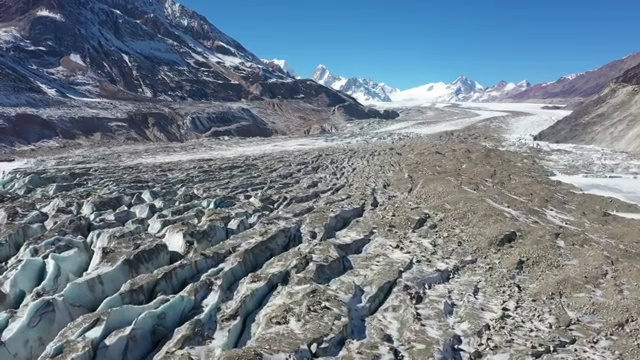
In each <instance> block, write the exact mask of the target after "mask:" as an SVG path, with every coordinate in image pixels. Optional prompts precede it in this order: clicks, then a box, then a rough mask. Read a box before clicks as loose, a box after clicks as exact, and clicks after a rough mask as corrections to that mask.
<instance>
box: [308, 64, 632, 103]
mask: <svg viewBox="0 0 640 360" xmlns="http://www.w3.org/2000/svg"><path fill="white" fill-rule="evenodd" d="M638 64H640V53H634V54H631V55H629V56H626V57H624V58H622V59H619V60H615V61H612V62H610V63H608V64H606V65H604V66H602V67H601V68H598V69H596V70H592V71H587V72H583V73H574V74H569V75H565V76H562V77H560V78H558V79H557V80H555V81H551V82H545V83H540V84H535V85H531V84H530V83H529V82H528V81H526V80H524V81H520V82H518V83H514V82H507V81H500V82H498V83H497V84H496V85H494V86H491V87H484V86H482V85H481V84H480V83H478V82H477V81H474V80H471V79H469V78H467V77H466V76H464V75H462V76H460V77H458V78H457V79H456V80H454V81H453V82H451V83H445V82H435V83H428V84H425V85H422V86H418V87H416V88H412V89H408V90H400V89H397V88H394V87H391V86H389V85H386V84H385V83H379V82H376V81H374V80H371V79H367V78H356V77H351V78H348V77H343V76H338V75H335V74H333V73H331V72H330V71H329V70H328V69H327V67H326V66H324V65H320V66H318V68H317V69H316V71H315V72H314V74H313V76H312V77H311V79H312V80H314V81H316V82H318V83H319V84H322V85H325V86H327V87H330V88H332V89H335V90H339V91H341V92H344V93H346V94H348V95H351V96H353V97H354V98H356V99H357V100H358V101H360V102H362V103H376V102H398V103H402V104H404V105H424V104H428V103H442V102H500V101H540V102H565V103H572V102H576V101H581V100H584V99H586V98H589V97H591V96H594V95H596V94H598V93H599V92H601V91H602V90H603V89H604V88H605V87H606V86H607V84H608V83H609V82H610V81H612V80H613V79H615V78H616V77H618V76H620V75H622V74H623V73H624V72H625V71H627V70H629V69H630V68H632V67H634V66H635V65H638Z"/></svg>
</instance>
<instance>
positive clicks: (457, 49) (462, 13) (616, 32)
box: [178, 0, 640, 89]
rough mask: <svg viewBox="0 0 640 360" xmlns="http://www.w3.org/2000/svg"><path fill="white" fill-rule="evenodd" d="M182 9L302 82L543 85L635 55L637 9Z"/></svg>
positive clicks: (411, 5)
mask: <svg viewBox="0 0 640 360" xmlns="http://www.w3.org/2000/svg"><path fill="white" fill-rule="evenodd" d="M178 1H180V0H178ZM181 2H182V3H183V4H185V5H187V6H189V7H190V8H192V9H194V10H196V11H198V12H200V13H201V14H203V15H205V16H207V18H209V20H210V21H211V22H212V23H213V24H214V25H216V26H217V27H218V28H220V29H221V30H222V31H224V32H226V33H227V34H229V35H230V36H232V37H234V38H235V39H236V40H238V41H240V42H241V43H242V44H244V45H245V46H246V47H247V48H248V49H249V50H251V51H253V52H254V53H255V54H256V55H258V56H260V57H263V58H284V59H286V60H288V61H289V62H290V63H291V65H292V66H293V67H294V69H295V70H296V71H297V72H298V74H300V75H301V76H305V77H308V76H310V75H311V74H312V73H313V70H314V69H315V67H316V66H317V65H318V64H320V63H322V64H324V65H326V66H327V67H328V68H329V69H330V70H331V71H332V72H334V73H336V74H339V75H343V76H358V77H370V78H373V79H375V80H377V81H380V82H387V83H388V84H390V85H392V86H395V87H399V88H403V89H406V88H410V87H415V86H419V85H422V84H425V83H428V82H434V81H453V80H454V79H455V78H456V77H457V76H458V75H460V74H465V75H467V76H468V77H469V78H471V79H474V80H477V81H479V82H480V83H482V84H483V85H485V86H490V85H493V84H494V83H496V82H498V81H499V80H502V79H504V80H507V81H520V80H523V79H528V80H529V81H531V82H532V83H536V82H542V81H549V80H555V79H556V78H558V77H560V76H562V75H566V74H569V73H574V72H581V71H586V70H590V69H594V68H597V67H599V66H601V65H604V64H605V63H607V62H609V61H611V60H614V59H617V58H621V57H623V56H625V55H628V54H630V53H632V52H634V51H639V50H640V41H639V35H640V27H639V24H640V22H639V20H638V15H639V14H640V1H638V0H582V1H579V0H553V1H552V0H522V1H517V0H516V1H514V0H494V1H491V0H489V1H477V0H446V1H445V0H442V1H436V0H392V1H388V0H387V1H381V0H324V1H308V0H275V1H263V0H262V1H258V0H244V1H204V0H182V1H181Z"/></svg>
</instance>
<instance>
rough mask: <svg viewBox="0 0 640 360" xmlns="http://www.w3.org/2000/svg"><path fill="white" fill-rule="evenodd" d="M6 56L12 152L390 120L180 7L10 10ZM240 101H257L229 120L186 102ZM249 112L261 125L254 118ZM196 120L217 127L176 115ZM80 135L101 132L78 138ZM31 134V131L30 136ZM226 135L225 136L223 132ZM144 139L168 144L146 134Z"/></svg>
mask: <svg viewBox="0 0 640 360" xmlns="http://www.w3.org/2000/svg"><path fill="white" fill-rule="evenodd" d="M0 50H1V51H0V119H1V120H0V121H1V123H2V128H1V129H0V138H1V139H3V140H2V141H5V143H4V145H7V143H6V141H8V143H10V144H13V145H15V144H30V143H33V142H35V141H42V140H47V139H50V138H55V137H62V138H64V139H76V138H83V137H85V136H92V138H95V137H96V136H97V137H101V138H102V137H109V138H114V139H117V140H123V139H131V138H133V139H138V138H140V136H139V131H138V130H139V129H140V128H144V129H153V131H152V132H153V133H154V134H157V133H166V132H173V131H174V130H175V131H178V132H179V134H178V135H179V136H178V137H177V138H178V139H184V138H191V137H194V136H200V135H202V134H209V135H211V134H221V133H222V134H226V135H239V134H254V133H255V131H254V130H255V129H254V128H253V125H251V129H253V130H251V129H243V127H244V126H245V125H243V124H247V122H246V120H247V119H251V121H249V122H248V123H250V124H254V123H255V122H254V121H253V120H255V118H256V117H260V121H259V122H260V123H261V124H262V125H260V126H261V127H262V126H264V127H266V128H269V129H270V131H267V132H265V131H262V130H261V131H259V132H258V133H260V134H267V133H269V132H273V133H279V131H280V130H277V129H288V130H286V131H285V133H288V132H289V131H295V132H305V131H306V129H307V128H308V127H317V126H322V125H323V123H326V122H332V121H334V120H335V119H336V118H338V119H339V120H343V119H345V118H348V117H349V116H355V117H358V116H359V117H361V118H366V117H370V116H374V117H380V116H389V113H388V114H386V115H385V114H382V113H378V112H375V111H372V110H370V109H365V108H364V107H362V105H360V104H358V103H357V102H356V101H355V100H354V99H353V98H351V97H349V96H346V95H344V94H342V93H339V92H337V91H334V90H332V89H327V88H326V87H323V86H319V85H318V84H317V83H315V82H313V81H311V80H300V79H294V78H293V76H292V74H289V73H288V71H289V70H288V69H283V67H282V66H270V65H269V64H266V63H265V62H263V61H262V60H261V59H260V58H258V57H257V56H256V55H255V54H253V53H252V52H251V51H249V50H248V49H246V48H245V47H244V46H243V45H242V44H240V43H239V42H237V41H236V40H234V39H233V38H231V37H230V36H228V35H226V34H224V33H223V32H221V31H220V30H219V29H217V28H216V27H215V26H214V25H212V24H211V23H210V22H209V21H208V20H207V19H206V18H205V17H203V16H202V15H200V14H198V13H196V12H194V11H193V10H190V9H188V8H186V7H185V6H183V5H181V4H178V3H176V2H175V1H173V0H126V1H125V0H65V1H61V0H7V1H0ZM106 100H111V101H115V102H111V103H104V104H102V105H101V106H95V108H96V109H95V111H93V110H91V109H88V107H87V106H86V105H87V104H88V103H87V101H92V102H94V103H95V102H96V101H106ZM240 100H248V102H245V103H244V105H243V106H244V107H238V106H233V107H232V111H227V110H225V111H224V112H223V115H220V114H218V115H216V113H215V112H211V111H209V110H207V111H206V112H205V113H203V114H200V115H199V114H193V113H192V112H190V110H188V109H190V108H194V109H198V108H200V109H205V107H204V106H202V107H201V106H192V105H190V104H180V103H179V101H204V102H211V101H221V102H236V101H240ZM131 101H135V102H136V104H137V105H132V104H131V103H130V102H131ZM265 101H266V102H265ZM269 102H274V103H272V104H270V103H269ZM161 103H167V104H165V105H162V104H161ZM3 106H4V107H3ZM16 106H20V107H21V108H20V109H19V110H17V109H16ZM211 108H212V109H214V108H225V109H226V107H216V106H211ZM267 110H268V111H267ZM148 111H151V112H152V114H156V115H157V114H162V116H161V117H158V116H150V114H149V113H148ZM247 111H249V112H260V113H261V115H260V116H258V115H257V113H256V114H253V115H251V116H248V115H247V113H246V112H247ZM185 112H189V113H190V115H189V116H190V117H191V118H192V119H193V118H199V119H206V121H203V122H200V123H196V124H195V125H194V126H195V128H198V131H197V132H195V131H194V130H193V129H194V127H192V126H191V125H193V124H192V120H189V119H186V118H181V117H180V116H181V115H177V114H184V113H185ZM347 113H348V114H350V115H346V114H347ZM254 115H255V116H254ZM25 116H27V117H29V118H32V119H37V121H36V120H33V123H32V124H31V125H28V124H29V122H25V121H22V120H20V121H19V120H18V118H19V117H20V118H24V117H25ZM160 118H162V119H168V120H167V121H160V120H158V119H160ZM81 119H82V120H81ZM105 119H109V120H108V121H107V120H105ZM151 119H153V121H152V120H151ZM279 119H289V120H288V121H289V122H288V123H286V124H281V123H279V121H280V120H279ZM25 124H26V125H25ZM79 124H94V125H96V127H94V128H90V127H89V126H88V125H83V126H84V127H83V128H82V129H78V128H77V127H78V126H80V125H79ZM105 124H111V125H109V126H107V125H105ZM114 124H119V125H114ZM204 124H208V125H207V126H205V127H202V125H204ZM36 125H37V126H36ZM334 125H335V124H332V125H331V126H334ZM25 126H26V127H27V128H28V127H29V126H32V129H31V131H27V129H25V128H24V127H25ZM33 126H36V127H35V128H33ZM68 126H73V127H72V128H68ZM218 127H220V128H222V129H225V130H224V131H222V132H218V131H217V130H216V129H217V128H218ZM239 128H240V129H239ZM230 129H233V130H232V131H230ZM211 130H213V131H211ZM228 130H229V131H228ZM25 131H26V132H25ZM145 131H147V130H145ZM116 133H117V134H116ZM211 136H214V135H211ZM142 138H144V139H151V140H154V139H156V138H157V137H156V136H149V135H148V134H146V133H145V136H142ZM160 138H166V136H162V137H160ZM168 138H172V139H173V138H174V137H168ZM7 139H9V140H7ZM0 145H2V144H0Z"/></svg>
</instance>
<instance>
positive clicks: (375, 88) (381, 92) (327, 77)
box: [311, 65, 400, 103]
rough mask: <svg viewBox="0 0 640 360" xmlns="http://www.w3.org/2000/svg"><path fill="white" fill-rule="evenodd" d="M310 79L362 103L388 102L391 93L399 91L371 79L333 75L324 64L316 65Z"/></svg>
mask: <svg viewBox="0 0 640 360" xmlns="http://www.w3.org/2000/svg"><path fill="white" fill-rule="evenodd" d="M311 79H312V80H315V81H316V82H317V83H319V84H322V85H324V86H326V87H329V88H332V89H335V90H338V91H342V92H344V93H346V94H349V95H351V96H353V97H354V98H356V99H357V100H358V101H360V102H363V103H371V102H389V101H391V95H393V94H395V93H397V92H399V91H400V90H399V89H396V88H393V87H391V86H388V85H386V84H384V83H377V82H375V81H373V80H371V79H363V78H355V77H351V78H345V77H342V76H337V75H334V74H332V73H331V72H330V71H329V69H327V68H326V67H325V66H324V65H319V66H318V68H317V69H316V71H315V72H314V73H313V76H311Z"/></svg>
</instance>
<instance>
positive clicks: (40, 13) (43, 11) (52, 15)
mask: <svg viewBox="0 0 640 360" xmlns="http://www.w3.org/2000/svg"><path fill="white" fill-rule="evenodd" d="M36 16H46V17H50V18H52V19H55V20H57V21H65V20H64V16H62V15H60V14H58V13H54V12H52V11H51V10H47V9H40V10H38V11H37V12H36Z"/></svg>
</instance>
